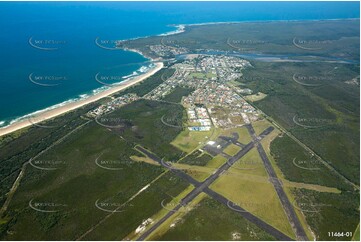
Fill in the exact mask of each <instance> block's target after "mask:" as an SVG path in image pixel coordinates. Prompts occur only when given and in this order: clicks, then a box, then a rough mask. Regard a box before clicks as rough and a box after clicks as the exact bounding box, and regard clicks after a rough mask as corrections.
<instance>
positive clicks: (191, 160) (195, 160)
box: [179, 150, 213, 166]
mask: <svg viewBox="0 0 361 242" xmlns="http://www.w3.org/2000/svg"><path fill="white" fill-rule="evenodd" d="M212 159H213V157H212V156H211V155H209V154H207V153H203V152H201V151H200V150H196V151H194V152H193V153H191V154H190V155H187V156H186V157H184V158H183V159H181V160H180V161H179V163H181V164H188V165H197V166H205V165H207V163H208V162H209V161H210V160H212Z"/></svg>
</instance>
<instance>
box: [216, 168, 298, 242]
mask: <svg viewBox="0 0 361 242" xmlns="http://www.w3.org/2000/svg"><path fill="white" fill-rule="evenodd" d="M249 173H250V171H248V172H246V173H245V174H243V172H242V171H240V170H237V174H233V175H228V176H221V177H219V178H218V179H217V180H216V181H215V182H214V183H213V184H212V185H211V186H210V188H211V189H213V190H214V191H216V192H218V193H219V194H221V195H223V196H225V197H226V198H228V199H229V200H231V201H232V202H234V203H236V204H237V205H239V206H240V207H242V208H244V209H246V210H247V211H249V212H251V213H252V214H254V215H255V216H257V217H259V218H261V219H262V220H264V221H265V222H267V223H268V224H270V225H272V226H273V227H275V228H277V229H278V230H280V231H282V232H283V233H285V234H287V235H288V236H290V237H291V238H293V237H294V234H293V231H292V228H291V226H290V224H289V222H288V219H287V216H286V214H285V213H284V211H283V208H282V205H281V203H280V201H279V198H278V196H277V194H276V191H275V190H274V188H273V185H272V184H271V183H269V182H268V178H267V176H247V174H249ZM257 173H258V172H257V171H255V174H257ZM247 177H249V179H247ZM245 178H246V179H245Z"/></svg>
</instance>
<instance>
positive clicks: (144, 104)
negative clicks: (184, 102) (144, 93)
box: [105, 100, 184, 160]
mask: <svg viewBox="0 0 361 242" xmlns="http://www.w3.org/2000/svg"><path fill="white" fill-rule="evenodd" d="M183 115H184V108H183V107H182V106H181V105H177V104H170V103H164V102H157V101H150V100H139V101H136V102H133V103H132V104H131V105H126V106H124V107H122V108H120V109H118V110H116V111H114V112H112V113H110V114H109V115H106V116H105V118H106V119H109V120H111V119H113V120H117V121H119V122H120V125H122V126H123V127H122V128H115V129H113V132H115V133H117V134H119V135H121V136H122V137H123V138H125V139H126V140H128V141H129V142H132V143H134V145H135V144H140V145H142V146H143V147H145V148H147V149H149V150H150V151H152V152H154V153H155V154H156V155H158V156H159V157H162V158H163V157H165V158H166V159H168V160H178V159H179V158H180V156H181V155H182V152H181V151H180V150H178V149H177V148H175V147H174V146H172V145H171V144H170V142H171V141H172V140H174V139H175V138H176V137H177V135H178V134H179V133H180V132H181V131H182V128H181V127H182V124H183V117H184V116H183ZM162 117H163V121H166V123H167V124H170V125H174V126H176V127H173V126H169V125H166V124H164V123H163V122H162Z"/></svg>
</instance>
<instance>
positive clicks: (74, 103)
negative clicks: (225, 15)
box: [0, 18, 359, 136]
mask: <svg viewBox="0 0 361 242" xmlns="http://www.w3.org/2000/svg"><path fill="white" fill-rule="evenodd" d="M347 20H348V21H350V20H359V18H337V19H295V20H251V21H248V20H244V21H228V22H203V23H191V24H172V25H170V26H172V27H174V28H176V29H175V30H172V31H169V32H166V33H162V34H157V35H152V36H142V37H135V38H130V39H126V40H119V41H120V42H121V41H129V40H136V39H142V38H149V37H153V36H158V37H161V36H170V35H176V34H180V33H183V32H186V27H192V26H204V25H222V24H242V23H270V22H304V21H307V22H313V21H347ZM122 49H123V50H125V51H130V52H135V53H137V54H139V55H142V56H143V57H145V58H147V59H150V61H149V62H152V63H155V65H156V67H155V68H152V69H150V70H149V71H148V72H146V73H144V74H141V75H139V76H135V77H130V78H129V80H128V79H126V80H124V81H123V82H121V83H120V84H118V85H116V86H114V87H111V88H109V89H105V90H103V91H100V92H97V93H95V94H93V95H88V94H83V95H84V96H86V97H85V98H81V99H79V100H74V99H70V100H67V101H64V102H62V103H59V104H56V105H53V106H51V107H49V108H46V109H43V110H39V111H36V112H34V113H30V114H27V115H24V116H22V117H21V118H19V120H16V119H15V120H14V121H13V122H11V123H10V124H9V125H7V126H4V127H0V136H3V135H6V134H9V133H11V132H14V131H17V130H19V129H22V128H25V127H28V126H30V125H33V124H34V123H35V124H36V123H39V122H43V121H45V120H48V119H51V118H54V117H56V116H59V115H61V114H64V113H66V112H69V111H72V110H74V109H77V108H80V107H82V106H84V105H86V104H89V103H92V102H95V101H97V100H99V99H101V98H104V97H107V96H109V95H112V94H114V93H116V92H119V91H121V90H124V89H126V88H128V87H130V86H132V85H134V84H137V83H138V82H141V81H143V80H144V79H146V78H148V77H150V76H152V75H153V74H155V73H156V72H157V71H159V70H160V69H161V68H162V67H163V65H164V64H163V62H161V58H157V59H152V58H151V57H148V56H146V55H145V54H144V53H142V52H141V51H139V50H137V49H131V48H122ZM93 91H94V90H93ZM83 95H80V96H83ZM27 117H28V118H27ZM30 118H35V119H39V120H40V121H35V120H32V121H29V120H30ZM0 122H1V121H0ZM0 125H1V123H0Z"/></svg>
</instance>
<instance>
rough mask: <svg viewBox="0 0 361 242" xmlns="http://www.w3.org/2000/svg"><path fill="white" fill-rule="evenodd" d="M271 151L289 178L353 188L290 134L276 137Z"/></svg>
mask: <svg viewBox="0 0 361 242" xmlns="http://www.w3.org/2000/svg"><path fill="white" fill-rule="evenodd" d="M271 152H272V156H273V158H274V160H275V161H276V164H277V166H278V167H279V168H280V169H281V171H282V173H283V175H284V176H285V178H286V179H287V180H290V181H295V182H302V183H311V184H317V185H323V186H329V187H337V188H339V189H342V190H345V189H351V188H350V186H349V185H347V184H345V183H344V182H342V181H341V180H340V179H337V177H335V174H333V173H332V172H331V171H330V170H329V169H328V168H326V167H325V166H324V165H323V164H322V163H320V161H318V160H317V159H316V158H314V157H312V156H311V155H310V154H309V153H308V152H306V151H305V150H304V149H303V148H302V147H301V146H300V145H299V144H297V143H296V142H295V141H294V140H292V139H291V138H289V137H288V136H283V137H278V138H276V139H275V140H274V141H273V142H272V143H271Z"/></svg>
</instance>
